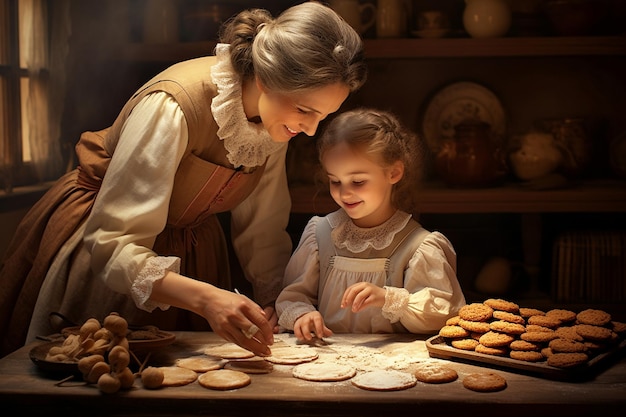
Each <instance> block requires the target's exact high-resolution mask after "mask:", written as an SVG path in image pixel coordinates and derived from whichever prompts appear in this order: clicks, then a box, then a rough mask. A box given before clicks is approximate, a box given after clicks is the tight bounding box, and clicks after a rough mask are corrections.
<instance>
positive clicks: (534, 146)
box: [509, 131, 562, 181]
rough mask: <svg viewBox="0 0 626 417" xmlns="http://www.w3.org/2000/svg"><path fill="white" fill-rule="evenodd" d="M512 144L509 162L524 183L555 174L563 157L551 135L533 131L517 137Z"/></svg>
mask: <svg viewBox="0 0 626 417" xmlns="http://www.w3.org/2000/svg"><path fill="white" fill-rule="evenodd" d="M511 142H512V143H511V144H510V146H511V150H510V153H509V161H510V163H511V167H512V169H513V173H514V174H515V176H516V177H517V178H519V179H520V180H522V181H532V180H536V179H539V178H543V177H545V176H547V175H549V174H551V173H553V172H555V171H556V170H557V169H558V167H559V165H560V164H561V160H562V155H561V151H560V150H559V148H558V147H557V145H556V143H555V140H554V136H552V134H551V133H546V132H536V131H531V132H528V133H526V134H524V135H520V136H515V137H514V138H513V140H512V141H511Z"/></svg>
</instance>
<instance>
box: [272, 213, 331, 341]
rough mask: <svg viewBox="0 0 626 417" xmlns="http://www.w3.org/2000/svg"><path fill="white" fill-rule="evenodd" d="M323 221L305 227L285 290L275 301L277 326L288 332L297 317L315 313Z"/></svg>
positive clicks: (286, 280)
mask: <svg viewBox="0 0 626 417" xmlns="http://www.w3.org/2000/svg"><path fill="white" fill-rule="evenodd" d="M320 219H321V218H320V217H317V216H314V217H313V218H311V219H310V220H309V222H308V223H307V225H306V227H305V228H304V231H303V232H302V236H301V238H300V242H299V243H298V247H297V248H296V250H295V251H294V253H293V256H292V257H291V259H290V260H289V263H288V264H287V268H286V269H285V278H284V280H283V290H282V291H281V293H280V295H279V296H278V299H277V300H276V312H277V313H278V324H279V325H280V326H281V327H283V328H285V329H288V330H293V325H294V323H295V321H296V319H297V318H298V317H300V316H301V315H303V314H305V313H308V312H310V311H315V310H316V305H317V301H318V283H319V275H320V266H319V252H318V246H317V239H316V238H315V229H316V227H317V222H318V221H319V220H320Z"/></svg>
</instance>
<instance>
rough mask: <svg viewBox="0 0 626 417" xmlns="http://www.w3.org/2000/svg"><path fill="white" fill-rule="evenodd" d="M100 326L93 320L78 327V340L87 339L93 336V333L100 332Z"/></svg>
mask: <svg viewBox="0 0 626 417" xmlns="http://www.w3.org/2000/svg"><path fill="white" fill-rule="evenodd" d="M101 327H102V326H101V325H100V322H99V321H98V320H97V319H95V318H90V319H88V320H87V321H86V322H85V323H83V325H82V326H80V331H79V333H80V338H81V340H83V339H86V338H88V337H89V336H91V335H93V334H94V333H95V332H97V331H98V330H100V328H101Z"/></svg>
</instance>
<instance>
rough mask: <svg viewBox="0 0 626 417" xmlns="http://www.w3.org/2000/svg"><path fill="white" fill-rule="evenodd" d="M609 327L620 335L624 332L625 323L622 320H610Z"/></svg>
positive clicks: (625, 331) (625, 328)
mask: <svg viewBox="0 0 626 417" xmlns="http://www.w3.org/2000/svg"><path fill="white" fill-rule="evenodd" d="M609 327H610V328H611V329H612V330H613V331H614V332H615V333H617V334H618V335H620V336H623V335H624V334H626V323H624V322H621V321H615V320H611V323H610V326H609Z"/></svg>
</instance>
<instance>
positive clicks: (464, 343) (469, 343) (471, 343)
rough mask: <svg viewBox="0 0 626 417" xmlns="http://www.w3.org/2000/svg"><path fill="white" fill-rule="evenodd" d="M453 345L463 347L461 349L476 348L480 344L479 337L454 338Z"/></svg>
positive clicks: (458, 347) (451, 342)
mask: <svg viewBox="0 0 626 417" xmlns="http://www.w3.org/2000/svg"><path fill="white" fill-rule="evenodd" d="M450 344H451V345H452V347H454V348H457V349H461V350H474V349H476V346H478V344H479V342H478V340H477V339H472V338H463V339H454V340H452V341H450Z"/></svg>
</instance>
